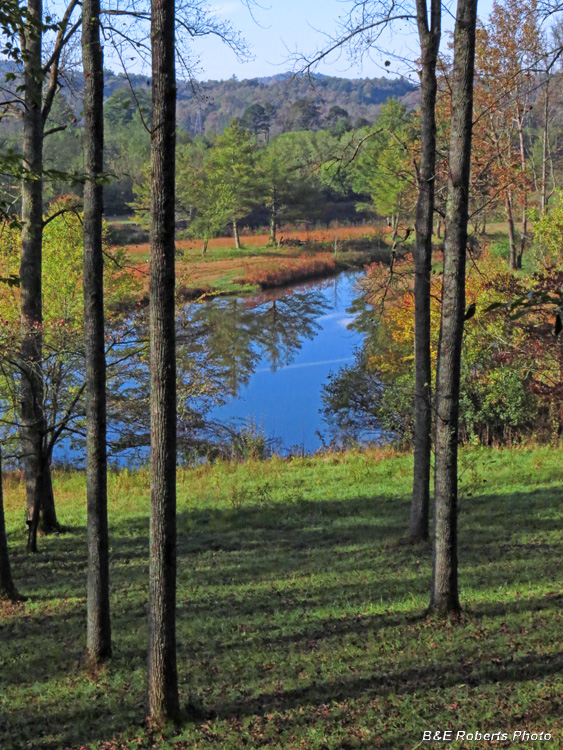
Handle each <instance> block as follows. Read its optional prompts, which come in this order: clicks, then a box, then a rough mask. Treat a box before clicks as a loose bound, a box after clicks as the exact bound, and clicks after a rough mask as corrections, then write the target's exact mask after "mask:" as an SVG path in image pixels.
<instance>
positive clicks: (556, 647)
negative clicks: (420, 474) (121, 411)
mask: <svg viewBox="0 0 563 750" xmlns="http://www.w3.org/2000/svg"><path fill="white" fill-rule="evenodd" d="M411 466H412V458H411V456H409V455H396V454H394V453H393V452H392V451H368V452H365V453H349V454H344V455H332V454H328V455H326V456H322V457H316V458H304V459H295V460H282V459H279V458H275V459H273V460H271V461H269V462H265V463H257V462H250V463H247V464H233V463H222V464H218V465H216V466H215V467H200V468H199V469H197V470H193V471H181V472H180V473H179V480H178V481H179V485H178V494H179V497H178V499H179V517H178V533H179V538H178V544H179V588H178V646H179V679H180V687H181V700H182V702H183V704H184V705H185V707H186V717H185V719H184V721H183V722H182V724H181V725H179V726H177V727H168V728H167V729H166V730H165V731H164V732H163V733H162V732H159V731H155V730H152V729H150V728H149V727H147V726H146V725H144V723H143V717H144V715H145V703H144V691H145V678H146V668H145V665H146V642H147V631H146V604H147V552H148V539H147V534H148V490H149V477H148V473H147V472H146V471H139V472H135V473H132V472H128V471H126V470H124V471H121V472H119V473H115V474H111V475H110V478H109V491H110V503H109V504H110V524H111V576H112V606H113V639H114V644H115V657H114V659H113V661H112V662H111V663H110V664H109V665H108V666H107V667H104V668H102V669H100V670H99V671H96V672H94V673H86V672H85V671H84V669H83V667H82V665H81V657H82V653H83V650H84V647H85V630H86V624H85V582H86V538H85V501H84V495H85V491H84V476H83V475H82V474H79V473H77V472H74V473H59V474H58V475H56V477H55V482H56V491H57V495H58V498H59V505H58V509H59V515H60V520H61V522H63V523H65V524H68V525H69V526H71V527H72V531H71V533H68V534H65V535H62V536H59V537H49V538H42V539H40V552H39V554H38V555H36V556H35V557H29V556H27V555H26V554H25V553H24V551H23V549H24V542H25V535H24V530H23V529H22V514H23V492H24V490H23V483H22V482H21V481H18V480H17V478H16V477H8V478H7V480H6V487H5V490H6V492H5V494H6V504H7V513H6V514H7V522H8V527H9V531H10V546H11V553H12V562H13V568H14V573H15V577H16V581H17V584H18V586H19V588H20V590H21V591H22V593H25V594H27V595H28V596H29V600H28V601H27V602H25V603H23V604H19V605H11V604H7V603H4V604H3V605H0V606H1V607H2V621H1V626H0V639H1V645H0V748H2V750H11V749H12V748H13V749H14V750H23V749H24V748H30V749H32V750H43V749H47V748H49V749H50V750H63V749H65V748H73V749H76V750H78V749H79V748H100V750H101V749H102V748H103V749H105V750H110V748H111V749H114V748H148V747H151V748H152V747H158V748H165V749H170V750H171V749H172V748H178V749H180V748H181V749H184V748H198V749H199V750H200V749H201V748H219V749H220V750H231V749H232V750H235V748H236V749H237V750H239V749H240V748H276V749H277V748H279V749H280V750H282V749H283V750H294V749H297V748H311V749H313V748H315V750H317V749H318V750H321V749H322V750H327V749H329V748H330V749H331V750H332V749H334V750H336V748H348V749H351V748H362V747H364V748H379V747H381V748H389V749H391V748H392V749H393V750H396V749H399V750H400V749H401V748H406V749H408V750H415V748H419V747H423V748H446V747H447V748H458V747H459V748H461V747H464V748H466V747H482V746H490V747H496V748H498V747H503V748H512V747H519V746H523V747H526V748H535V747H538V748H539V747H549V748H550V749H551V748H559V747H563V729H562V726H563V719H562V717H563V653H562V642H563V622H562V606H561V605H562V604H563V595H562V592H563V585H562V584H563V570H562V559H563V554H562V553H563V537H562V518H563V504H562V502H561V496H562V493H563V463H562V462H561V451H560V450H558V449H555V448H551V449H547V448H540V449H533V450H532V449H530V450H527V449H526V450H525V449H521V450H504V451H495V450H480V451H472V452H468V453H464V454H463V456H462V467H463V468H462V480H461V481H462V489H461V493H462V498H461V508H460V567H461V572H460V583H461V598H462V604H463V606H464V614H463V616H462V620H461V622H459V623H452V622H449V621H447V622H441V621H438V620H434V619H425V617H424V611H425V607H426V605H427V603H428V592H429V587H430V575H431V550H430V547H429V546H425V545H421V546H417V547H415V548H411V547H408V546H405V545H404V544H401V539H402V534H403V532H404V530H405V527H406V523H407V518H408V511H409V501H408V496H409V488H410V475H411ZM448 729H452V730H454V736H455V732H457V731H458V730H461V731H466V732H475V731H480V732H482V733H485V732H507V733H509V734H510V739H509V740H506V741H491V742H478V743H467V742H461V741H459V742H458V741H453V742H450V743H441V742H432V741H430V742H423V741H422V740H423V732H424V731H428V730H432V731H433V732H436V731H445V730H448ZM514 731H528V732H538V733H539V732H541V731H544V732H549V733H551V735H552V738H553V739H552V740H551V741H550V742H540V741H539V740H538V741H535V742H534V741H530V742H524V743H520V742H519V741H518V740H517V741H514V742H513V741H512V732H514Z"/></svg>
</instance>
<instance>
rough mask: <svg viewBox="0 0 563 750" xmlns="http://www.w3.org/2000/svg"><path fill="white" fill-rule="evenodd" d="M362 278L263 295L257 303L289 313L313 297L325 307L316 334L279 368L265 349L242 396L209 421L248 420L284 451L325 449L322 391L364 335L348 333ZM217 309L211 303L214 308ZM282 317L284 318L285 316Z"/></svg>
mask: <svg viewBox="0 0 563 750" xmlns="http://www.w3.org/2000/svg"><path fill="white" fill-rule="evenodd" d="M361 276H362V274H361V273H358V272H354V273H348V274H341V275H339V276H337V277H335V278H332V279H329V280H325V281H322V282H317V283H308V284H302V285H299V286H296V287H292V288H290V289H284V290H276V291H275V292H271V293H264V294H262V295H260V297H258V298H255V299H254V300H253V303H254V304H256V305H257V306H258V307H259V306H264V307H266V306H268V305H271V304H272V301H273V300H277V301H278V306H279V303H280V302H281V303H283V304H285V305H286V306H287V307H288V308H291V300H292V298H295V296H296V295H302V294H306V295H313V294H314V295H315V297H317V298H318V300H319V302H320V304H321V305H322V307H323V308H324V309H323V311H322V312H321V314H320V315H316V316H315V317H314V318H313V320H312V323H313V328H314V330H313V331H312V332H309V335H306V334H305V333H302V334H301V335H300V336H299V338H298V343H297V346H296V347H295V349H294V350H293V351H290V352H289V354H288V360H289V361H288V360H286V361H285V363H283V364H282V365H281V366H276V363H272V360H271V357H270V356H269V354H268V352H267V351H265V350H261V351H260V350H259V359H258V361H257V363H256V367H255V369H254V373H253V374H252V375H251V376H250V379H249V382H248V384H247V385H245V386H242V387H240V388H239V391H238V397H236V398H232V399H230V400H229V402H228V403H227V404H225V405H224V406H220V407H217V408H215V409H214V410H213V411H212V413H211V416H212V417H213V418H215V419H217V420H219V421H224V420H228V419H236V420H240V422H241V423H242V422H244V420H250V421H251V422H253V423H255V424H256V425H257V426H259V427H260V428H262V429H263V431H264V432H265V433H266V434H267V435H268V436H269V437H272V438H276V439H277V440H278V442H279V445H280V447H281V450H282V451H283V450H288V449H290V448H294V447H298V448H299V450H303V451H305V452H312V451H315V450H316V449H318V448H320V447H321V444H322V443H321V440H320V438H319V435H318V434H317V433H318V432H319V431H320V432H321V434H322V433H323V432H326V429H325V425H324V424H323V421H322V416H321V414H320V413H319V410H320V409H321V406H322V403H321V388H322V386H323V384H324V383H325V382H326V379H327V376H328V375H329V374H330V373H331V372H336V371H337V370H338V369H339V367H341V366H342V365H344V364H350V363H351V362H352V361H353V360H354V351H355V350H356V349H357V348H358V347H359V346H360V345H361V343H362V338H363V337H362V335H361V334H359V333H357V332H356V331H353V330H351V329H350V327H349V325H350V323H351V322H352V321H353V316H352V315H351V314H350V313H349V312H348V311H347V310H348V308H349V307H350V305H351V303H352V301H353V300H354V298H355V297H356V296H357V294H358V292H357V289H356V284H357V281H358V279H359V278H360V277H361ZM212 304H213V303H212ZM282 317H283V313H282Z"/></svg>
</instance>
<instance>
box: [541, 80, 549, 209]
mask: <svg viewBox="0 0 563 750" xmlns="http://www.w3.org/2000/svg"><path fill="white" fill-rule="evenodd" d="M543 117H544V123H543V139H542V141H543V142H542V165H541V215H542V216H545V215H546V213H547V160H548V145H547V144H548V143H549V74H548V77H547V80H546V82H545V91H544V105H543Z"/></svg>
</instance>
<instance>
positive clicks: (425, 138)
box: [409, 0, 441, 541]
mask: <svg viewBox="0 0 563 750" xmlns="http://www.w3.org/2000/svg"><path fill="white" fill-rule="evenodd" d="M417 17H418V34H419V38H420V48H421V58H422V74H421V114H420V133H421V155H420V164H419V169H418V201H417V205H416V244H415V277H414V305H415V312H414V328H415V336H414V338H415V344H414V361H415V393H414V471H413V491H412V504H411V516H410V523H409V538H410V539H411V540H412V541H420V540H425V539H428V515H429V507H430V461H431V452H432V409H431V398H432V361H431V356H430V273H431V270H432V227H433V218H434V185H435V167H436V91H437V81H436V63H437V60H438V50H439V47H440V34H441V5H440V0H432V10H431V27H430V28H428V9H427V6H426V0H417Z"/></svg>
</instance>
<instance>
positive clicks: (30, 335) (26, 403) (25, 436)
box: [20, 0, 57, 552]
mask: <svg viewBox="0 0 563 750" xmlns="http://www.w3.org/2000/svg"><path fill="white" fill-rule="evenodd" d="M27 12H28V14H29V17H30V19H31V23H30V24H28V27H27V30H26V32H25V37H24V40H23V41H24V46H25V56H24V110H23V149H22V151H23V162H24V166H25V169H26V175H25V176H24V179H23V181H22V223H23V229H22V251H21V265H20V300H21V333H22V341H21V350H20V357H21V371H22V380H21V399H20V401H21V422H22V446H23V450H24V466H25V476H26V490H27V523H28V527H29V536H28V549H29V550H30V551H32V552H34V551H36V549H37V530H38V526H39V520H40V515H41V510H42V505H43V503H45V506H46V507H48V498H44V493H43V487H44V476H43V472H44V470H45V465H44V462H43V460H42V456H43V452H44V444H45V440H46V422H45V412H44V404H43V400H44V385H43V369H42V358H43V334H42V326H43V308H42V295H41V267H42V245H43V116H42V91H43V70H42V67H41V42H42V34H41V24H42V22H43V6H42V0H29V2H28V4H27ZM47 471H50V469H49V467H47ZM48 512H49V515H50V517H51V520H53V518H54V522H55V525H57V524H56V514H55V513H54V506H53V507H52V508H48Z"/></svg>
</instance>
